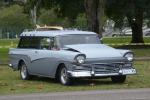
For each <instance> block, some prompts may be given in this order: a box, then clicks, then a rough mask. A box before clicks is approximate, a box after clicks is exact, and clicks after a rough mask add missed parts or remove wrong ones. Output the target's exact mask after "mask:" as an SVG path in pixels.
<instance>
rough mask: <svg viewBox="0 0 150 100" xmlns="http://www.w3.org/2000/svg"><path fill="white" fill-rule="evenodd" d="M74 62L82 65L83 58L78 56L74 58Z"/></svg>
mask: <svg viewBox="0 0 150 100" xmlns="http://www.w3.org/2000/svg"><path fill="white" fill-rule="evenodd" d="M75 60H76V61H77V63H79V64H83V63H84V62H85V56H83V55H79V56H77V57H76V58H75Z"/></svg>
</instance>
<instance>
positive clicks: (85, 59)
mask: <svg viewBox="0 0 150 100" xmlns="http://www.w3.org/2000/svg"><path fill="white" fill-rule="evenodd" d="M9 57H10V63H9V66H10V67H11V68H12V69H14V70H20V76H21V79H23V80H27V79H30V78H31V77H32V75H37V76H43V77H50V78H55V79H56V80H59V81H60V83H61V84H63V85H70V84H71V83H72V79H74V78H111V80H112V81H113V82H115V83H123V82H125V80H126V75H133V74H136V70H135V69H134V68H133V59H134V54H133V52H132V51H130V50H120V49H114V48H112V47H109V46H106V45H104V44H102V43H101V42H100V39H99V37H98V35H97V34H96V33H94V32H88V31H72V30H55V31H30V32H23V33H22V34H21V35H20V42H19V44H18V47H17V48H12V49H10V51H9Z"/></svg>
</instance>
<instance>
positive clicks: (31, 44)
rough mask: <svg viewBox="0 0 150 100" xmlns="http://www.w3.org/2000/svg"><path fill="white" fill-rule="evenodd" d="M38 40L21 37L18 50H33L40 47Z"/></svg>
mask: <svg viewBox="0 0 150 100" xmlns="http://www.w3.org/2000/svg"><path fill="white" fill-rule="evenodd" d="M40 40H41V39H40V38H37V37H21V39H20V42H19V45H18V48H34V49H38V48H39V47H40Z"/></svg>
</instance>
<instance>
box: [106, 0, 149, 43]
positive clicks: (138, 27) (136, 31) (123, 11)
mask: <svg viewBox="0 0 150 100" xmlns="http://www.w3.org/2000/svg"><path fill="white" fill-rule="evenodd" d="M149 8H150V1H149V0H121V1H120V0H106V14H107V16H108V17H109V18H111V19H113V20H114V21H115V22H122V21H123V19H124V18H125V17H126V18H127V19H128V22H129V25H130V26H131V29H132V41H131V43H144V41H143V32H142V26H143V18H144V17H145V16H147V15H148V11H149Z"/></svg>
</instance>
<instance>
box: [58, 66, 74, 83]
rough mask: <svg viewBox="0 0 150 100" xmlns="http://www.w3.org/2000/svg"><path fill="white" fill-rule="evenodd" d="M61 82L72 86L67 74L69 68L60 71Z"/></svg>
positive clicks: (62, 68)
mask: <svg viewBox="0 0 150 100" xmlns="http://www.w3.org/2000/svg"><path fill="white" fill-rule="evenodd" d="M59 81H60V83H61V84H63V85H71V78H70V77H69V76H68V74H67V68H66V67H64V66H63V67H61V68H60V70H59Z"/></svg>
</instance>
